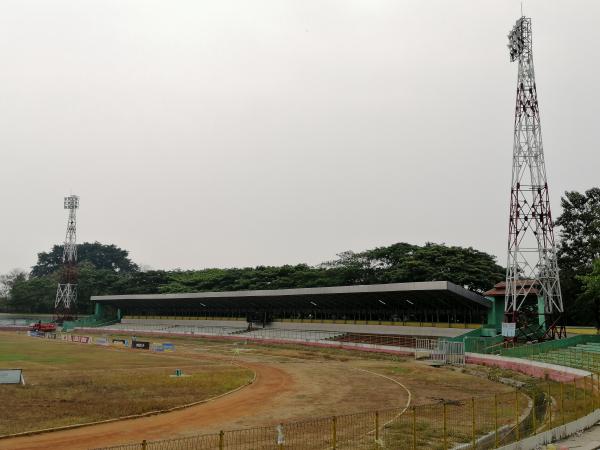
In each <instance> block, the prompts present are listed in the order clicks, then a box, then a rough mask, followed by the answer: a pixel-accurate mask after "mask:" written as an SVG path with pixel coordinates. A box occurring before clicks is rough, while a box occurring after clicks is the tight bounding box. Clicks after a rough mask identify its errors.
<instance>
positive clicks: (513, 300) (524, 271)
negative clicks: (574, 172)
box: [504, 17, 565, 340]
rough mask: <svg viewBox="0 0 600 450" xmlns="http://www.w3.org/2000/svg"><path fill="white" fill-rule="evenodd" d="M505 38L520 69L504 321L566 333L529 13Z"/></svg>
mask: <svg viewBox="0 0 600 450" xmlns="http://www.w3.org/2000/svg"><path fill="white" fill-rule="evenodd" d="M508 38H509V44H508V48H509V53H510V60H511V61H518V64H519V70H518V80H517V99H516V105H515V127H514V141H513V163H512V167H513V172H512V187H511V191H510V192H511V195H510V216H509V217H510V218H509V231H508V258H507V264H506V294H505V299H504V313H505V322H508V323H511V324H513V325H511V326H510V327H507V329H516V334H515V335H514V336H510V337H511V339H512V340H517V339H527V340H531V339H545V338H555V337H559V338H560V337H563V336H565V327H564V325H562V313H563V312H564V309H563V301H562V293H561V289H560V280H559V276H558V263H557V255H556V245H555V242H554V224H553V222H552V214H551V211H550V196H549V193H548V181H547V178H546V166H545V163H544V149H543V145H542V130H541V127H540V111H539V107H538V97H537V89H536V84H535V72H534V69H533V52H532V35H531V19H530V18H527V17H521V18H519V20H517V22H516V24H515V26H514V27H513V29H512V30H511V32H510V34H509V35H508ZM513 327H514V328H513Z"/></svg>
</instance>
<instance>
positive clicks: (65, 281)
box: [54, 195, 79, 323]
mask: <svg viewBox="0 0 600 450" xmlns="http://www.w3.org/2000/svg"><path fill="white" fill-rule="evenodd" d="M64 206H65V209H67V210H68V211H69V218H68V221H67V234H66V236H65V245H64V248H63V257H62V260H63V269H62V273H61V278H60V281H59V282H58V288H57V289H56V300H55V302H54V320H55V321H56V322H58V323H63V322H64V321H65V320H73V319H75V318H76V314H75V303H76V302H77V215H76V212H77V208H79V197H77V196H76V195H70V196H68V197H65V202H64Z"/></svg>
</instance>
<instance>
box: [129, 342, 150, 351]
mask: <svg viewBox="0 0 600 450" xmlns="http://www.w3.org/2000/svg"><path fill="white" fill-rule="evenodd" d="M131 348H136V349H138V350H149V349H150V342H148V341H131Z"/></svg>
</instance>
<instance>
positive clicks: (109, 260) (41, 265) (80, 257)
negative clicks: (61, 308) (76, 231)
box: [31, 242, 138, 277]
mask: <svg viewBox="0 0 600 450" xmlns="http://www.w3.org/2000/svg"><path fill="white" fill-rule="evenodd" d="M63 248H64V246H62V245H55V246H54V247H52V250H50V251H49V252H41V253H38V261H37V264H36V265H35V266H33V267H32V269H31V276H32V277H42V276H45V275H50V274H51V273H54V272H56V271H57V270H58V269H60V268H61V266H62V264H63V261H62V257H63ZM77 261H78V263H79V264H81V263H83V262H87V263H90V264H92V265H93V266H94V267H95V268H96V269H100V270H111V271H113V272H118V273H130V272H136V271H137V270H138V266H137V264H135V263H134V262H132V261H131V259H129V252H128V251H127V250H123V249H122V248H119V247H117V246H116V245H113V244H110V245H107V244H101V243H100V242H84V243H83V244H78V245H77Z"/></svg>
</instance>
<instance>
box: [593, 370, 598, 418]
mask: <svg viewBox="0 0 600 450" xmlns="http://www.w3.org/2000/svg"><path fill="white" fill-rule="evenodd" d="M598 381H600V378H599V377H598V374H596V387H598ZM596 387H594V374H592V411H596V394H597V392H596Z"/></svg>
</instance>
